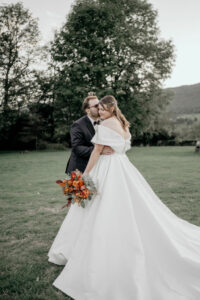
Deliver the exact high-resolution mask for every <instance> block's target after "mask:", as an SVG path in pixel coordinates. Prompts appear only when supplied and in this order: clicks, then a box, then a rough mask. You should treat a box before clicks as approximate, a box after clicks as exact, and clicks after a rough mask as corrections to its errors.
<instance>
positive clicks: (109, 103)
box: [99, 95, 130, 130]
mask: <svg viewBox="0 0 200 300" xmlns="http://www.w3.org/2000/svg"><path fill="white" fill-rule="evenodd" d="M99 104H100V105H101V106H102V107H103V108H104V109H105V110H107V111H109V112H112V109H111V108H114V110H113V112H112V114H113V115H114V116H116V118H117V119H118V120H119V121H120V123H121V125H122V127H123V129H124V130H126V128H127V127H130V123H129V122H128V121H127V120H126V118H125V116H124V115H123V114H122V112H121V110H120V109H119V107H118V105H117V100H116V99H115V97H114V96H112V95H108V96H105V97H103V98H102V99H101V100H100V101H99ZM105 105H106V107H105Z"/></svg>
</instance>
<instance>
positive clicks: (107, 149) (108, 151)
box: [101, 146, 115, 155]
mask: <svg viewBox="0 0 200 300" xmlns="http://www.w3.org/2000/svg"><path fill="white" fill-rule="evenodd" d="M114 152H115V151H114V150H113V149H112V148H111V147H110V146H104V147H103V150H102V152H101V154H104V155H110V154H113V153H114Z"/></svg>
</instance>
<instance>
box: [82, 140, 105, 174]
mask: <svg viewBox="0 0 200 300" xmlns="http://www.w3.org/2000/svg"><path fill="white" fill-rule="evenodd" d="M103 147H104V145H98V144H95V146H94V149H93V151H92V153H91V155H90V159H89V161H88V164H87V166H86V169H85V171H84V173H83V175H86V174H88V173H89V172H90V170H91V169H92V168H93V167H94V165H95V163H96V162H97V160H98V158H99V156H100V154H101V152H102V150H103Z"/></svg>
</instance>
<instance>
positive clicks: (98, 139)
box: [91, 125, 131, 154]
mask: <svg viewBox="0 0 200 300" xmlns="http://www.w3.org/2000/svg"><path fill="white" fill-rule="evenodd" d="M91 142H92V143H93V144H100V145H105V146H110V147H112V148H113V149H114V150H115V152H116V153H121V154H124V153H125V152H126V151H127V150H129V149H130V148H131V135H130V137H129V138H126V139H125V138H123V137H122V136H121V134H119V133H118V132H117V131H115V130H113V129H111V128H109V127H107V126H104V125H98V126H97V128H96V133H95V135H94V136H93V138H92V139H91Z"/></svg>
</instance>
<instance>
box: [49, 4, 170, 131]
mask: <svg viewBox="0 0 200 300" xmlns="http://www.w3.org/2000/svg"><path fill="white" fill-rule="evenodd" d="M156 18H157V12H156V11H155V10H153V8H152V5H151V4H150V3H148V2H147V1H142V0H96V1H95V0H79V1H76V3H75V4H74V6H73V7H72V10H71V12H70V14H69V16H68V18H67V20H66V23H65V24H64V25H63V26H62V28H61V30H60V31H59V32H57V33H56V34H55V39H54V41H53V43H52V49H51V54H52V58H53V60H54V61H55V62H57V63H58V67H57V72H58V74H59V84H58V90H57V97H56V101H57V105H58V107H60V110H61V111H62V113H63V122H67V124H70V123H71V122H72V121H73V120H74V119H76V118H77V117H79V116H80V115H81V110H80V108H81V102H82V100H83V98H84V97H85V96H86V95H87V92H89V91H95V92H96V94H97V95H98V96H99V97H101V96H104V95H106V94H113V95H114V96H115V97H116V99H117V100H118V103H119V107H120V108H121V110H122V111H123V112H124V113H125V115H126V117H127V118H128V120H129V121H130V122H131V123H132V124H134V128H133V129H132V133H133V134H135V135H138V134H141V131H142V130H144V128H148V125H149V118H150V116H151V115H153V114H154V113H155V111H156V106H155V105H154V103H155V101H158V100H155V99H156V98H158V97H157V95H158V93H160V87H161V86H162V82H163V80H165V79H166V78H167V77H168V76H169V74H170V72H171V69H172V65H173V60H174V56H173V45H172V42H171V41H170V40H169V41H164V40H163V39H161V38H160V36H159V28H158V26H157V19H156Z"/></svg>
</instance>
